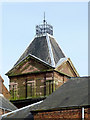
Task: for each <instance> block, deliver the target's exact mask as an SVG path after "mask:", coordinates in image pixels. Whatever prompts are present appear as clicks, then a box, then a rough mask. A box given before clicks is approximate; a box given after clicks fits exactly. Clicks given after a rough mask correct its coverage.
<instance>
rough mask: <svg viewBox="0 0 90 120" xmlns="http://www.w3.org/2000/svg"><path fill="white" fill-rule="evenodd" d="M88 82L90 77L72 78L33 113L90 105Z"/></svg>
mask: <svg viewBox="0 0 90 120" xmlns="http://www.w3.org/2000/svg"><path fill="white" fill-rule="evenodd" d="M88 81H90V77H78V78H70V80H69V81H67V82H66V83H64V84H63V85H62V86H61V87H59V88H58V89H57V90H56V91H55V92H53V93H52V94H51V95H49V96H48V97H47V98H46V99H45V100H44V101H43V102H42V103H41V104H40V105H39V106H36V107H34V108H33V111H42V110H53V109H56V110H57V109H60V108H67V107H78V106H79V107H80V106H87V105H90V104H89V103H88V95H90V92H89V90H88Z"/></svg>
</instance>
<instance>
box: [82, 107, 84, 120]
mask: <svg viewBox="0 0 90 120" xmlns="http://www.w3.org/2000/svg"><path fill="white" fill-rule="evenodd" d="M82 120H84V107H82Z"/></svg>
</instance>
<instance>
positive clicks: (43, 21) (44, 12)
mask: <svg viewBox="0 0 90 120" xmlns="http://www.w3.org/2000/svg"><path fill="white" fill-rule="evenodd" d="M43 22H44V23H45V12H44V20H43Z"/></svg>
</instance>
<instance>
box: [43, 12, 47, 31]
mask: <svg viewBox="0 0 90 120" xmlns="http://www.w3.org/2000/svg"><path fill="white" fill-rule="evenodd" d="M45 22H46V21H45V12H44V20H43V24H44V33H45Z"/></svg>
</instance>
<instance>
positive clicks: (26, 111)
mask: <svg viewBox="0 0 90 120" xmlns="http://www.w3.org/2000/svg"><path fill="white" fill-rule="evenodd" d="M41 102H42V101H39V102H37V103H33V104H31V105H28V106H25V107H23V108H20V109H17V110H14V111H12V112H9V113H6V114H4V115H2V117H1V118H2V119H1V120H7V119H9V120H12V119H14V118H15V119H16V118H19V119H20V120H24V118H25V120H28V119H30V120H34V118H33V115H32V113H31V112H30V111H31V109H32V107H33V106H35V105H39V104H40V103H41Z"/></svg>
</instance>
